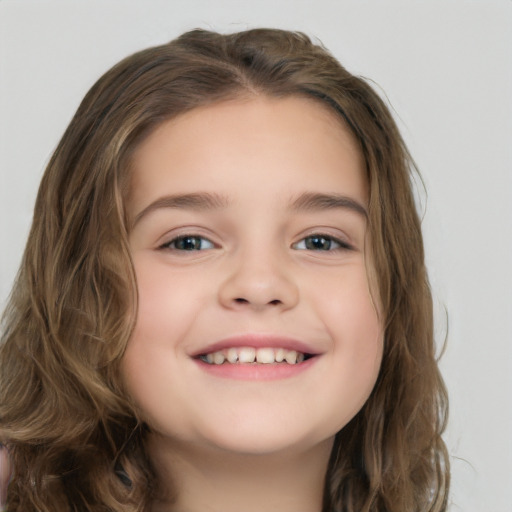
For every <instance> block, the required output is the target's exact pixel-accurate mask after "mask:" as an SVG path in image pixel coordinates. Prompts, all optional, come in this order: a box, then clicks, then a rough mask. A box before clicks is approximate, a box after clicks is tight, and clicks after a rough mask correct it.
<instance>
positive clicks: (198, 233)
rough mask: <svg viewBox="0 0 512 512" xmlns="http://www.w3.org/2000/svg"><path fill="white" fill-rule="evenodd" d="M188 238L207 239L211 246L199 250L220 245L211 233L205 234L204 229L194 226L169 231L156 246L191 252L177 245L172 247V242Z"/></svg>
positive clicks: (163, 248) (160, 248) (162, 248)
mask: <svg viewBox="0 0 512 512" xmlns="http://www.w3.org/2000/svg"><path fill="white" fill-rule="evenodd" d="M186 238H200V239H202V240H206V241H207V242H208V244H209V245H210V247H207V248H203V249H200V250H197V251H205V250H211V249H215V248H218V247H219V245H218V244H217V243H216V242H215V241H214V240H213V237H212V236H211V235H208V234H205V233H204V232H203V230H202V229H199V228H194V227H187V228H181V229H177V230H173V231H171V232H169V233H167V234H166V235H165V236H163V237H161V240H162V241H161V242H158V243H157V244H156V248H157V249H158V250H169V251H176V252H191V251H187V250H186V249H178V248H176V247H170V246H171V244H173V243H176V242H177V241H179V240H183V239H186Z"/></svg>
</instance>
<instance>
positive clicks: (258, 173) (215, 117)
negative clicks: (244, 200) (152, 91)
mask: <svg viewBox="0 0 512 512" xmlns="http://www.w3.org/2000/svg"><path fill="white" fill-rule="evenodd" d="M132 164H133V165H132V173H133V174H132V183H131V193H130V201H129V203H131V207H132V208H133V209H134V210H139V209H141V208H143V207H144V206H145V204H144V203H146V202H147V201H149V200H154V199H156V198H157V197H158V195H162V194H164V193H170V192H175V193H193V192H195V191H196V190H197V189H204V190H205V191H208V190H209V189H212V190H214V191H215V192H217V191H220V192H222V193H224V192H225V193H226V194H228V195H229V194H231V193H232V192H233V193H234V194H235V195H240V193H242V195H244V194H243V192H245V195H246V196H248V197H249V198H250V197H252V196H253V195H254V194H251V192H254V193H256V192H258V191H259V192H261V193H263V194H265V192H267V193H268V194H276V195H279V194H280V195H281V196H284V195H286V194H288V195H290V193H291V192H292V191H293V189H297V190H298V191H300V190H299V189H301V188H302V189H307V190H311V189H314V188H318V191H319V192H325V193H328V192H330V190H329V189H332V188H334V189H337V188H338V189H339V188H340V187H342V188H348V190H347V191H345V190H343V191H342V192H344V193H345V192H349V193H350V194H352V195H355V196H356V197H357V199H359V200H360V201H362V202H366V194H367V190H366V189H367V187H366V178H365V176H364V172H363V169H364V166H363V163H362V157H361V152H360V150H359V146H358V144H357V142H356V141H355V138H354V136H353V135H352V134H351V132H350V131H349V129H348V128H347V127H346V126H345V124H344V122H343V121H342V119H341V118H340V117H339V116H338V115H337V114H336V113H335V112H334V110H332V109H331V108H330V107H328V106H326V105H324V104H323V103H321V102H320V101H317V100H315V99H310V98H306V97H299V96H291V97H286V98H278V99H276V98H268V97H265V96H257V97H250V98H243V99H236V100H230V101H224V102H221V103H215V104H212V105H208V106H203V107H198V108H195V109H193V110H191V111H189V112H186V113H184V114H181V115H179V116H177V117H176V118H174V119H171V120H169V121H166V122H164V123H162V124H161V125H160V126H159V127H158V128H156V130H155V131H154V132H153V133H152V134H151V135H150V136H149V137H148V138H147V139H146V140H145V141H144V142H143V143H142V144H141V145H140V146H139V147H138V148H137V150H136V151H135V153H134V158H133V162H132ZM262 184H264V186H263V187H262ZM219 189H222V190H219ZM241 189H242V190H241Z"/></svg>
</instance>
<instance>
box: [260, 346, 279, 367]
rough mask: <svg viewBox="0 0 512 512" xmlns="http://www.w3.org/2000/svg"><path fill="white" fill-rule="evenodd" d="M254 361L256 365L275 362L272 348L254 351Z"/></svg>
mask: <svg viewBox="0 0 512 512" xmlns="http://www.w3.org/2000/svg"><path fill="white" fill-rule="evenodd" d="M256 361H257V362H258V363H263V364H270V363H273V362H274V361H275V358H274V349H272V348H259V349H258V350H256Z"/></svg>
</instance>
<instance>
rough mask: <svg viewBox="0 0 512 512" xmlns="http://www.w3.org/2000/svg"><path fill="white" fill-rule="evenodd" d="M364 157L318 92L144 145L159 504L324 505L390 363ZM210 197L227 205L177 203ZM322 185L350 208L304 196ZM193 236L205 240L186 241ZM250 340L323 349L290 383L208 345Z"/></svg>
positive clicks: (140, 399)
mask: <svg viewBox="0 0 512 512" xmlns="http://www.w3.org/2000/svg"><path fill="white" fill-rule="evenodd" d="M363 169H364V167H363V162H362V157H361V155H360V152H359V149H358V147H357V144H356V143H355V141H354V139H353V137H352V136H351V134H350V133H349V131H348V130H347V129H346V127H345V126H344V125H343V124H342V122H341V121H340V120H339V119H338V118H337V117H336V116H335V114H334V113H331V111H330V110H328V109H327V107H324V106H323V105H321V104H320V103H317V102H316V101H314V100H310V99H306V98H301V97H289V98H285V99H270V98H267V97H262V96H258V97H251V98H247V99H236V100H232V101H226V102H222V103H217V104H214V105H210V106H206V107H201V108H196V109H194V110H192V111H191V112H188V113H186V114H183V115H181V116H179V117H177V118H175V119H173V120H170V121H167V122H165V123H163V124H162V125H161V126H160V127H159V128H158V129H157V130H156V131H155V132H154V133H153V134H151V135H150V136H149V137H148V139H146V140H145V142H144V143H143V144H142V145H141V146H140V147H139V148H138V150H137V151H136V153H135V157H134V174H133V182H132V188H131V195H130V199H129V201H128V205H127V207H128V212H129V215H130V218H131V223H132V227H131V231H130V244H131V250H132V255H133V261H134V265H135V271H136V275H137V282H138V290H139V310H138V317H137V322H136V327H135V330H134V333H133V336H132V338H131V340H130V342H129V344H128V347H127V350H126V354H125V356H124V361H123V372H124V377H125V380H126V383H127V386H128V389H129V392H130V393H131V395H132V397H133V399H134V401H135V402H136V404H137V405H138V407H139V408H140V411H141V412H140V413H141V415H142V417H143V418H144V420H145V421H146V422H147V423H148V424H149V425H150V427H151V431H152V433H151V436H150V442H149V451H150V456H151V457H152V459H153V461H154V465H155V468H156V471H157V474H158V477H159V479H160V482H161V484H162V489H163V494H162V499H161V500H160V501H159V502H158V503H155V505H154V510H155V511H180V512H182V511H188V512H193V511H202V512H204V511H215V512H221V511H222V512H230V511H233V512H234V511H236V512H239V511H240V510H241V508H240V507H241V505H240V504H241V503H243V504H244V505H243V507H242V508H243V510H244V512H252V511H258V512H262V511H265V510H269V511H270V510H272V511H277V510H279V511H280V512H286V511H287V510H290V511H292V510H293V512H314V511H320V510H321V503H322V492H323V480H324V476H325V470H326V467H327V463H328V458H329V454H330V451H331V448H332V443H333V439H334V435H335V433H336V432H338V431H339V430H340V429H341V428H343V427H344V426H345V425H346V424H347V423H348V422H349V421H350V420H351V419H352V418H353V417H354V416H355V414H356V413H357V412H358V411H359V410H360V409H361V407H362V406H363V404H364V403H365V401H366V400H367V398H368V396H369V395H370V393H371V390H372V388H373V386H374V384H375V381H376V378H377V375H378V372H379V367H380V363H381V358H382V325H381V323H380V321H379V315H378V304H375V301H374V300H373V298H372V294H371V293H370V286H369V283H368V277H367V268H368V266H371V261H369V254H367V253H368V243H369V240H368V235H367V221H366V217H365V215H364V213H362V211H363V212H364V208H365V207H366V204H367V201H368V192H367V183H366V179H365V176H364V171H363ZM203 193H209V194H216V196H215V197H217V198H218V197H221V198H222V201H217V203H222V204H214V205H212V204H209V205H205V204H202V205H201V206H198V204H196V203H194V204H190V201H189V202H188V203H187V202H183V201H182V203H181V204H179V205H178V206H177V205H176V204H174V205H173V206H172V207H170V206H169V201H167V203H166V201H163V202H162V201H161V199H162V198H163V197H166V196H176V195H182V194H203ZM311 193H315V194H329V195H333V194H335V195H336V196H337V197H340V196H342V197H343V198H344V202H343V204H342V205H341V206H340V204H339V202H338V203H337V205H336V206H335V207H334V206H332V205H331V207H329V208H326V207H321V206H320V205H319V204H316V203H315V204H314V205H312V204H311V203H310V204H309V207H305V205H304V204H302V205H300V204H299V205H298V204H297V203H296V200H297V198H299V197H304V194H311ZM294 201H295V204H294ZM302 203H304V201H303V202H302ZM347 204H348V205H349V206H347ZM293 205H294V206H293ZM354 205H356V206H354ZM357 205H359V207H358V206H357ZM315 235H316V236H317V238H316V242H320V243H317V244H316V245H315V244H312V241H314V236H315ZM183 236H191V237H195V238H193V239H188V242H190V241H193V242H194V243H195V244H196V246H197V247H198V248H199V250H182V248H183V247H184V246H183V245H180V244H182V242H183V238H181V239H179V238H178V239H177V237H183ZM198 237H201V238H198ZM187 247H188V246H187ZM247 334H250V335H251V336H256V337H258V336H259V337H263V338H264V337H265V336H270V335H272V336H286V337H287V338H292V339H295V340H299V341H300V342H303V343H306V344H307V345H308V346H309V347H314V350H315V352H316V353H317V354H319V355H317V356H316V357H315V358H314V363H313V364H311V365H310V366H309V368H307V369H306V370H304V371H302V372H300V373H297V374H296V375H293V376H291V377H289V378H282V379H277V380H275V379H274V380H261V379H248V380H234V379H232V378H224V377H219V376H216V375H212V374H211V373H209V372H207V371H204V368H203V367H201V365H200V364H198V362H197V360H195V359H194V358H193V357H192V355H193V354H195V353H196V352H197V351H198V350H201V349H202V348H204V347H205V346H207V345H208V344H211V343H213V342H216V341H219V340H224V339H226V338H230V337H233V336H244V335H247ZM170 482H173V484H174V485H171V483H170ZM176 489H178V490H179V492H176Z"/></svg>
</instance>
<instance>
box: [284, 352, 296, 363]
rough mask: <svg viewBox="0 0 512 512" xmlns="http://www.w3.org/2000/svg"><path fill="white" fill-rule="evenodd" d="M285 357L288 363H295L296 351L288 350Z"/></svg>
mask: <svg viewBox="0 0 512 512" xmlns="http://www.w3.org/2000/svg"><path fill="white" fill-rule="evenodd" d="M285 359H286V362H287V363H288V364H295V363H296V362H297V352H295V350H290V351H288V352H287V353H286V356H285Z"/></svg>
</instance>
